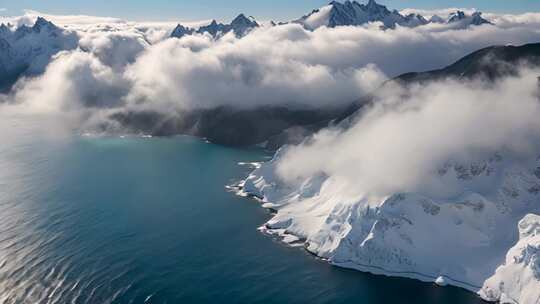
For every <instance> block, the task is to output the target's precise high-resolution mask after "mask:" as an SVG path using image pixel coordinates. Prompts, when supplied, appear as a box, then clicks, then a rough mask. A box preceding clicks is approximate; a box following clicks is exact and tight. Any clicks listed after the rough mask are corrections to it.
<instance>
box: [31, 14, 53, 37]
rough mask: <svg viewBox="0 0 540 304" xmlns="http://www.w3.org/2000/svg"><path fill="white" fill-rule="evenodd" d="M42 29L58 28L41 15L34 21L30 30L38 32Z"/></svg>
mask: <svg viewBox="0 0 540 304" xmlns="http://www.w3.org/2000/svg"><path fill="white" fill-rule="evenodd" d="M43 29H48V30H56V29H58V27H56V25H54V23H52V22H50V21H49V20H47V19H45V18H43V17H37V19H36V22H35V23H34V26H33V27H32V30H34V31H35V32H38V33H39V32H41V30H43Z"/></svg>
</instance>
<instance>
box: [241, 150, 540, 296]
mask: <svg viewBox="0 0 540 304" xmlns="http://www.w3.org/2000/svg"><path fill="white" fill-rule="evenodd" d="M287 149H288V148H284V149H282V150H280V151H279V152H278V153H277V154H276V156H275V157H274V159H273V160H272V161H271V162H268V163H264V164H262V165H261V166H260V167H259V168H257V169H256V170H255V171H254V172H252V174H251V175H250V176H249V177H248V178H247V179H246V180H245V182H244V183H243V185H242V189H243V190H242V191H243V192H242V193H243V194H245V195H252V196H255V197H258V198H259V199H260V200H261V201H262V202H263V207H265V208H269V209H272V210H274V216H273V218H272V219H271V220H270V221H268V222H267V223H266V224H265V225H264V226H263V227H262V228H261V230H263V231H265V232H267V233H269V234H273V235H277V236H279V237H281V238H282V239H283V241H284V242H287V243H290V244H293V245H294V244H298V245H303V246H304V247H305V248H306V250H308V251H309V252H311V253H313V254H315V255H317V256H319V257H322V258H324V259H326V260H328V261H329V262H330V263H332V264H334V265H337V266H341V267H345V268H352V269H358V270H361V271H367V272H371V273H375V274H384V275H391V276H401V277H409V278H414V279H418V280H422V281H427V282H437V283H438V284H441V285H445V284H451V285H454V286H459V287H462V288H465V289H468V290H471V291H473V292H480V291H481V292H480V295H481V296H482V297H484V298H485V299H487V300H499V299H507V298H509V297H512V298H513V299H518V300H519V299H520V298H521V299H524V298H525V297H529V298H531V297H538V290H540V276H538V274H539V273H540V272H539V269H540V267H539V265H540V264H539V263H540V255H539V252H540V247H539V246H540V245H539V244H540V243H539V239H538V235H539V231H538V227H539V225H540V221H539V220H538V217H535V218H534V220H533V219H531V218H529V217H525V216H527V214H528V213H536V214H540V204H538V201H539V198H540V171H539V170H540V169H538V168H540V160H537V161H536V162H532V163H531V164H530V165H528V166H524V165H522V164H518V163H515V162H513V161H512V160H510V159H509V158H508V159H507V158H505V156H503V154H497V153H495V154H493V155H492V156H491V157H489V158H487V159H486V160H484V161H478V162H471V163H458V162H448V163H446V164H443V165H441V167H440V170H439V171H438V176H437V177H436V178H437V179H440V181H441V182H442V183H451V184H457V185H458V187H459V188H461V193H460V194H458V195H456V196H450V197H433V196H432V195H430V194H428V193H418V192H415V193H392V194H389V195H388V196H386V197H381V198H372V197H369V196H362V195H359V196H354V195H353V196H351V194H350V191H348V190H347V189H349V188H348V186H350V185H348V184H347V183H346V182H344V180H342V179H340V177H337V176H326V175H314V176H311V177H310V178H307V179H304V180H297V181H296V182H293V183H291V182H290V181H288V182H285V181H283V180H282V179H281V178H279V173H278V167H279V163H280V159H281V157H282V156H283V155H285V154H286V153H287ZM349 190H350V189H349ZM524 217H525V219H524V221H525V222H522V223H525V224H520V225H519V227H520V229H521V230H522V231H521V239H520V240H519V243H518V244H517V245H515V247H513V248H512V246H514V244H516V242H517V241H518V239H517V235H518V231H517V223H518V222H519V221H520V220H521V219H523V218H524ZM514 227H516V228H514ZM530 227H532V228H530ZM505 255H508V258H507V262H506V264H504V257H505ZM497 268H498V270H497V274H496V275H494V276H493V273H495V270H496V269H497ZM492 276H493V277H492ZM490 277H491V278H490ZM501 282H502V283H504V284H501ZM484 285H485V286H484ZM483 286H484V287H483ZM518 300H516V302H515V303H537V302H535V301H536V298H535V299H534V301H522V302H519V301H518ZM504 303H509V302H504ZM510 303H514V302H510Z"/></svg>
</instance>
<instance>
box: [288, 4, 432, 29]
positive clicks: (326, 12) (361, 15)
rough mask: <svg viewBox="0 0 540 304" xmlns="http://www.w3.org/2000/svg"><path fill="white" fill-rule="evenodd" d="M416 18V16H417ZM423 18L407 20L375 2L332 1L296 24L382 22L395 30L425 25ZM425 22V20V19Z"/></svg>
mask: <svg viewBox="0 0 540 304" xmlns="http://www.w3.org/2000/svg"><path fill="white" fill-rule="evenodd" d="M415 17H416V16H415ZM423 19H424V18H423V17H422V18H413V16H411V18H407V17H405V16H403V15H401V14H400V13H399V12H398V11H396V10H389V9H388V8H387V7H386V6H384V5H382V4H379V3H377V2H376V1H374V0H370V1H368V2H367V3H366V4H360V3H358V2H357V1H349V0H347V1H345V2H343V3H342V2H339V1H332V2H330V4H329V5H328V6H325V7H323V8H320V9H318V10H314V11H313V12H312V13H310V14H309V15H306V16H304V17H302V18H300V19H298V20H296V21H294V22H296V23H301V24H303V25H304V26H305V27H306V28H308V29H315V28H318V27H320V26H328V27H337V26H351V25H353V26H354V25H363V24H366V23H369V22H382V23H383V25H384V27H385V28H394V27H395V26H396V25H402V26H416V25H421V24H425V23H424V21H423ZM424 20H425V19H424Z"/></svg>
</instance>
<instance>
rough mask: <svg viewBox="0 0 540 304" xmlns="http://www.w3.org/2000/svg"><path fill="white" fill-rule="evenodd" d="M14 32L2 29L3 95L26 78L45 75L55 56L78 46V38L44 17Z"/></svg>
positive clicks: (0, 65) (0, 86)
mask: <svg viewBox="0 0 540 304" xmlns="http://www.w3.org/2000/svg"><path fill="white" fill-rule="evenodd" d="M10 28H11V26H9V25H6V24H3V23H2V24H1V25H0V75H1V77H0V92H2V91H5V90H8V89H9V88H10V87H11V86H12V85H13V84H14V83H15V82H16V81H17V79H18V78H19V77H20V76H21V75H23V74H24V75H37V74H40V73H42V72H43V71H44V69H45V67H46V66H47V64H48V63H49V61H50V58H51V56H52V55H54V54H56V53H58V52H59V51H62V50H69V49H75V48H77V45H78V37H77V35H76V34H74V33H71V32H67V31H64V30H63V29H61V28H59V27H57V26H56V25H54V24H53V23H52V22H50V21H47V20H45V19H44V18H42V17H38V18H37V20H36V22H35V24H34V25H33V26H31V27H30V26H26V25H21V26H19V27H17V28H16V29H15V30H14V31H13V30H11V29H10Z"/></svg>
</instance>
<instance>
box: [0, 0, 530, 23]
mask: <svg viewBox="0 0 540 304" xmlns="http://www.w3.org/2000/svg"><path fill="white" fill-rule="evenodd" d="M365 1H367V0H360V2H365ZM2 2H3V3H2ZM2 2H0V15H19V14H20V13H21V11H22V10H23V9H32V10H37V11H41V12H44V13H49V14H85V15H95V16H110V17H120V18H125V19H131V20H201V19H211V18H216V19H221V20H227V19H230V18H232V17H234V16H235V15H237V14H238V13H240V12H243V13H246V14H248V15H253V16H255V17H256V18H257V19H260V20H269V19H273V20H276V21H283V20H288V19H291V18H294V17H299V16H301V15H303V14H305V13H307V12H309V11H311V10H312V9H313V8H317V7H320V6H322V5H325V4H327V3H328V2H329V0H328V1H324V0H177V1H171V0H153V1H143V0H93V1H75V0H47V1H43V0H16V1H8V0H4V1H2ZM378 2H380V3H382V4H385V5H387V6H388V7H389V8H396V9H402V8H408V7H413V8H423V9H436V8H446V7H474V8H477V9H479V10H482V11H489V12H508V13H519V12H540V0H472V1H471V0H468V1H465V0H453V1H452V0H438V1H434V0H407V1H405V0H379V1H378ZM3 9H5V10H3Z"/></svg>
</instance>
